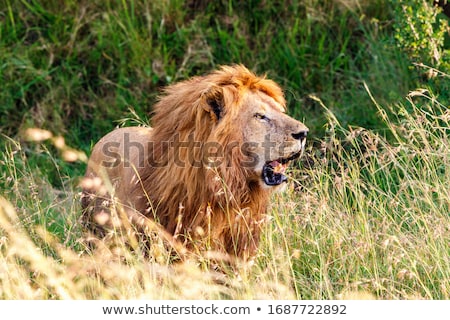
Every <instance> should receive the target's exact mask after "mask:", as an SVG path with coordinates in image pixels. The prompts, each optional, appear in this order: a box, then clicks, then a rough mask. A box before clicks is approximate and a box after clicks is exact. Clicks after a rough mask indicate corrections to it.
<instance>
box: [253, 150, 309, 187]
mask: <svg viewBox="0 0 450 320" xmlns="http://www.w3.org/2000/svg"><path fill="white" fill-rule="evenodd" d="M300 154H301V152H298V153H295V154H293V155H292V156H290V157H287V158H280V159H277V160H272V161H267V162H266V163H265V164H264V167H263V170H262V178H263V180H264V183H265V184H267V185H268V186H278V185H280V184H282V183H283V182H287V179H288V178H287V177H286V175H285V173H286V169H287V167H288V164H289V162H290V161H292V160H294V159H297V158H298V157H300Z"/></svg>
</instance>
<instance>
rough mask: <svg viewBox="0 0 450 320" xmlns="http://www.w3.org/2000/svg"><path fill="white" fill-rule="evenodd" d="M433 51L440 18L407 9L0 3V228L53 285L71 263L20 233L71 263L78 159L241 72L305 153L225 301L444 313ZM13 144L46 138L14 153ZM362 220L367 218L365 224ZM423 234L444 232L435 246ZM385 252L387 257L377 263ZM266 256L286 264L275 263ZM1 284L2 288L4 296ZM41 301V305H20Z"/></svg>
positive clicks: (357, 3)
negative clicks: (305, 130)
mask: <svg viewBox="0 0 450 320" xmlns="http://www.w3.org/2000/svg"><path fill="white" fill-rule="evenodd" d="M449 48H450V38H449V28H448V18H447V17H446V16H444V15H443V14H441V13H440V11H439V9H437V8H434V7H433V6H432V5H431V1H422V0H373V1H369V0H335V1H331V0H327V1H316V0H303V1H295V0H290V1H277V0H267V1H262V0H250V1H232V0H228V1H226V0H221V1H204V0H186V1H181V0H164V1H150V0H140V1H138V0H129V1H125V0H122V1H120V0H104V1H101V0H93V1H74V0H65V1H62V0H48V1H38V0H0V88H1V89H0V131H1V136H0V148H1V150H2V158H1V159H0V170H1V171H0V195H2V197H4V198H5V199H7V200H8V203H11V204H12V208H10V207H9V204H3V207H2V208H3V211H4V212H5V213H7V212H10V215H9V217H10V218H8V219H12V218H11V215H12V213H11V212H15V213H17V215H18V218H17V219H18V220H17V221H16V220H14V219H13V220H12V221H13V222H14V221H16V222H15V224H16V225H20V226H21V227H23V228H24V230H25V231H24V233H23V234H22V236H25V237H27V236H30V237H31V239H33V243H34V244H35V245H36V246H37V247H38V248H40V249H39V250H38V251H39V252H42V254H43V256H42V258H43V259H44V258H45V259H47V258H48V257H51V258H52V259H54V263H55V265H57V266H59V267H61V266H62V269H63V270H65V268H69V267H68V266H67V265H65V264H66V263H68V262H67V261H69V262H70V261H72V260H70V259H69V258H66V259H64V258H62V257H61V255H60V254H58V253H57V252H58V250H56V249H55V245H54V244H52V242H51V243H48V241H47V240H45V239H44V240H43V239H42V236H41V235H40V233H39V232H38V231H37V230H36V226H41V227H43V228H44V230H46V232H50V233H51V234H52V235H53V236H56V239H57V241H56V242H57V243H62V244H63V245H64V248H68V249H70V250H74V251H75V252H80V245H79V243H78V238H79V236H80V230H79V229H78V228H77V223H76V221H77V217H78V215H79V210H80V209H79V204H78V202H79V199H78V191H79V188H78V187H77V185H78V183H79V180H80V177H81V176H82V175H83V173H84V170H85V162H84V161H82V160H83V159H84V157H83V156H82V155H81V153H77V152H78V151H77V150H79V151H82V152H84V153H85V154H89V150H90V148H91V147H92V144H93V143H95V141H97V140H98V139H99V138H100V137H101V136H102V135H104V134H105V133H106V132H108V131H110V130H112V129H113V128H114V127H115V126H117V125H119V124H133V123H136V121H145V122H147V121H149V122H150V123H151V106H152V104H153V103H154V102H155V99H156V97H157V95H158V92H159V90H160V89H161V88H162V87H163V86H165V85H168V84H170V83H173V82H175V81H179V80H182V79H186V78H188V77H191V76H193V75H199V74H204V73H206V72H208V71H210V70H212V69H215V68H217V67H218V66H219V65H223V64H232V63H242V64H244V65H246V66H248V67H249V68H250V69H252V70H254V71H255V72H256V73H267V74H268V76H269V77H270V78H272V79H274V80H275V81H277V82H278V83H279V84H280V85H281V86H282V87H283V88H284V89H285V93H286V97H287V100H288V105H289V113H290V114H291V115H293V116H294V117H296V118H298V119H300V120H303V121H304V122H305V123H306V124H307V125H308V127H309V128H310V129H311V131H310V137H311V138H310V140H309V142H308V143H309V152H308V155H307V157H306V159H305V160H304V161H303V163H299V164H297V166H296V167H295V168H294V169H293V176H295V177H296V179H297V183H296V184H295V185H296V186H297V188H296V189H295V190H291V191H290V193H288V194H287V195H286V196H282V197H281V198H276V199H275V203H276V204H277V205H276V206H275V207H274V212H273V214H274V215H275V216H277V212H278V213H280V214H282V218H279V219H278V218H277V219H275V220H276V223H274V224H271V226H270V227H269V229H268V233H267V234H269V235H270V234H272V233H273V232H274V230H273V229H276V230H275V231H277V230H278V229H277V228H280V229H281V230H286V234H282V236H281V238H277V236H274V238H273V239H269V238H268V239H267V241H266V243H267V244H266V247H265V249H264V250H265V251H264V252H263V254H262V257H263V258H262V260H261V261H260V262H259V264H258V265H259V268H260V269H258V270H260V271H258V272H254V273H253V278H252V277H250V278H249V279H248V282H245V284H246V287H245V288H246V289H245V290H242V288H240V287H239V286H238V287H239V288H240V289H239V288H238V289H236V291H233V292H232V293H229V296H228V297H234V298H236V297H238V298H245V297H253V296H254V295H255V292H258V291H260V290H261V288H260V287H257V288H256V287H254V286H253V283H255V281H256V282H258V281H257V280H258V279H259V280H261V279H266V278H267V279H268V280H267V279H266V280H267V281H269V282H270V281H275V283H278V281H281V282H283V283H287V287H290V288H294V292H295V297H297V298H336V297H340V295H342V294H344V293H347V292H353V291H355V292H359V291H360V290H362V291H363V292H368V294H370V295H373V296H374V297H382V298H383V297H384V298H398V297H402V298H411V297H416V298H417V297H424V298H446V299H448V298H449V297H450V295H449V292H450V291H449V287H448V283H450V281H448V279H450V277H449V274H450V271H449V267H448V265H449V264H450V263H449V249H448V241H449V238H450V237H449V230H448V224H449V216H448V214H449V212H450V210H449V205H448V196H449V194H448V190H447V189H445V188H444V187H445V186H448V183H449V182H450V180H449V172H448V165H449V154H448V150H449V148H447V149H443V146H444V147H445V146H446V147H449V143H448V137H449V132H448V128H447V127H448V118H447V116H448V111H447V110H448V106H449V102H448V101H449V98H450V94H449V92H450V81H449V74H450V71H449V68H450V49H449ZM418 88H420V90H416V89H418ZM137 119H141V120H137ZM29 128H41V129H45V130H48V131H49V132H51V133H52V137H53V138H52V139H46V140H47V141H45V142H44V143H38V144H36V143H34V142H30V141H27V139H26V135H24V133H25V132H27V131H26V130H27V129H29ZM417 135H419V136H420V135H424V137H426V139H422V140H420V139H419V138H417ZM60 137H62V138H63V140H58V139H60ZM414 137H416V138H417V139H416V138H414ZM58 141H59V142H60V143H59V144H58ZM61 141H63V144H62V145H61ZM430 141H431V142H430ZM427 143H428V146H429V149H426V148H423V147H424V146H427ZM67 146H70V148H69V147H67ZM72 148H74V149H72ZM402 148H403V149H402ZM370 150H371V151H372V152H373V154H371V155H370V156H367V155H368V152H369V151H370ZM395 150H397V151H395ZM398 150H399V151H398ZM71 151H73V153H72V154H71V153H70V152H71ZM394 151H395V152H397V153H395V157H390V156H389V155H391V156H392V154H394ZM424 151H426V152H425V153H424ZM67 152H69V153H67ZM70 155H72V158H70ZM355 157H356V158H360V159H363V158H364V159H366V160H367V159H368V160H367V161H368V162H364V161H366V160H364V161H363V160H361V161H362V162H361V163H359V162H357V163H353V162H354V159H355ZM371 159H372V160H373V159H377V160H376V161H375V160H373V161H374V162H371V161H372V160H371ZM67 160H81V161H67ZM383 161H384V162H383ZM352 163H353V164H352ZM352 165H354V167H353V166H352ZM352 172H353V173H354V175H353V176H352V175H350V176H349V173H352ZM305 176H306V178H305ZM430 178H432V179H431V180H430ZM346 179H348V180H346ZM405 181H406V182H405ZM339 184H340V186H343V188H344V189H342V190H344V191H342V190H341V191H342V193H340V192H337V191H336V186H338V185H339ZM299 186H302V187H299ZM299 188H300V189H299ZM417 188H418V189H417ZM427 188H428V189H427ZM298 190H301V191H302V192H300V193H299V192H298ZM345 190H346V191H345ZM446 190H447V191H446ZM336 192H337V193H336ZM285 197H287V198H285ZM414 199H416V200H414ZM420 199H422V200H423V201H422V202H420V201H421V200H420ZM389 201H391V202H389ZM417 201H419V202H417ZM281 203H287V204H288V206H287V207H286V205H281ZM304 203H307V204H306V205H303V204H304ZM325 203H326V205H325ZM393 203H396V204H397V205H400V209H399V208H398V207H395V206H393ZM278 204H279V205H280V206H281V207H279V206H278ZM289 206H290V207H289ZM324 206H325V207H324ZM373 206H377V208H379V209H380V210H379V211H378V213H377V214H374V215H372V216H370V217H367V216H366V214H367V212H372V211H373V209H372V208H373ZM402 206H403V207H402ZM280 208H281V209H280ZM383 208H384V209H383ZM290 212H293V215H292V214H287V213H290ZM15 213H14V214H15ZM348 213H350V214H351V215H352V216H353V218H354V219H356V220H355V221H359V222H360V227H359V228H358V227H356V229H353V223H352V222H350V221H349V215H348ZM338 217H340V218H339V219H340V220H339V221H340V222H339V223H337V224H335V225H333V224H331V225H330V226H327V224H326V223H325V222H326V221H327V220H329V219H331V221H334V219H338ZM8 219H7V220H8ZM280 219H281V220H280ZM8 221H9V222H11V221H10V220H8ZM11 223H12V222H11ZM436 223H438V225H444V229H443V230H441V231H440V232H437V231H436V230H434V231H433V229H434V227H432V226H434V225H435V224H436ZM13 224H14V223H13ZM292 225H294V229H292ZM445 225H447V228H445ZM364 226H365V227H364ZM374 226H375V227H374ZM398 226H400V227H398ZM366 227H367V228H368V229H365V228H366ZM397 227H398V228H399V229H398V228H397ZM430 228H431V229H430ZM3 229H4V231H3V233H4V235H5V237H4V238H2V239H4V240H2V241H0V250H3V251H1V252H2V253H3V255H2V262H3V263H6V262H8V264H9V263H12V262H11V261H9V260H7V258H6V257H7V254H6V252H8V251H7V250H9V249H8V248H12V247H14V245H13V244H11V243H9V242H8V241H11V240H10V239H11V232H12V231H7V230H9V229H8V228H7V227H6V226H5V225H3ZM374 229H376V230H378V231H376V232H375V231H373V230H374ZM0 230H1V228H0ZM5 230H6V231H5ZM279 231H280V230H278V232H279ZM8 232H9V233H8ZM433 232H437V235H436V234H435V237H431V238H430V234H433ZM8 234H9V236H8ZM0 235H1V233H0ZM388 235H389V236H388ZM377 237H378V238H377ZM8 239H9V240H8ZM345 239H347V240H348V241H349V242H348V243H347V245H344V246H343V247H342V246H341V245H340V243H341V244H342V242H343V243H344V244H345V243H346V241H347V240H345ZM419 239H422V240H423V239H428V240H427V241H428V242H427V243H428V244H429V245H430V246H431V248H430V250H429V251H424V252H421V251H420V250H419V248H421V247H422V246H423V245H424V244H423V243H422V242H420V241H418V240H419ZM386 241H387V242H386ZM445 243H447V246H446V245H445ZM272 245H273V246H272ZM390 245H392V246H394V247H395V250H394V251H395V253H393V251H392V252H390V253H389V254H385V253H383V252H384V251H383V250H381V249H380V248H383V246H385V247H388V246H390ZM425 246H426V244H425ZM277 247H281V248H283V250H285V251H283V255H284V256H286V257H288V258H286V259H285V260H282V261H281V262H280V261H278V260H277V258H276V257H277V255H278V254H277V252H276V251H273V250H275V249H274V248H277ZM352 248H353V249H354V248H356V249H354V250H356V251H358V250H359V249H361V250H362V251H361V252H359V251H358V252H356V253H355V252H353V253H351V252H352V250H353V249H352ZM358 248H359V249H358ZM5 250H6V251H5ZM403 250H405V251H404V252H403ZM411 250H412V251H411ZM81 251H82V250H81ZM405 252H415V253H414V255H408V254H406V256H405ZM359 255H360V256H359ZM12 256H13V257H14V258H13V259H14V260H13V261H14V263H16V262H17V268H18V269H17V270H19V271H17V272H18V274H20V275H21V276H23V274H22V273H20V272H22V271H23V270H22V269H20V268H25V269H24V270H25V271H26V272H30V273H31V274H34V275H36V274H40V272H39V271H36V268H38V267H36V266H34V267H33V265H34V264H33V263H32V262H30V261H28V260H27V259H28V258H27V257H19V258H18V257H16V256H14V255H12ZM349 257H350V258H349ZM8 259H9V258H8ZM16 259H17V260H16ZM45 259H44V260H45ZM329 259H331V260H329ZM427 259H428V262H426V261H427ZM24 261H28V262H24ZM39 261H40V260H39ZM330 261H331V262H330ZM72 262H73V261H72ZM338 262H339V263H338ZM36 263H37V262H36ZM69 265H70V263H69ZM432 265H434V267H432ZM281 266H282V267H281ZM330 268H331V269H330ZM281 269H282V270H288V271H287V274H284V273H280V270H281ZM5 270H6V269H3V271H4V272H6V271H5ZM20 270H22V271H20ZM58 270H59V269H58ZM112 270H115V269H114V268H113V269H112ZM137 270H140V269H139V268H137ZM189 270H191V269H189ZM261 270H262V271H261ZM264 270H265V271H264ZM267 270H269V271H267ZM1 271H2V269H1V268H0V272H1ZM141 271H142V272H144V273H145V272H147V271H148V270H146V269H143V270H141ZM191 271H192V270H191ZM191 271H190V272H191ZM55 272H56V274H57V273H58V272H57V271H55ZM183 272H184V271H183ZM7 273H8V274H9V275H10V278H8V277H7V279H9V281H10V283H12V282H14V281H15V280H14V279H16V280H17V279H19V278H20V277H19V278H14V275H13V273H12V272H11V271H8V272H7ZM280 274H281V275H280ZM55 277H56V276H55ZM99 277H103V275H101V274H100V275H99ZM192 277H195V276H194V275H192ZM201 277H202V276H199V278H201ZM75 278H76V277H75V276H74V279H75ZM30 279H31V280H30V284H29V285H30V288H29V292H31V293H30V294H29V295H26V294H23V292H25V291H23V288H20V287H17V288H15V287H14V286H12V287H11V288H12V289H10V291H6V290H3V291H2V290H1V289H0V293H1V295H0V296H3V297H9V298H16V297H27V298H33V297H40V298H42V297H44V298H46V297H50V298H54V297H64V295H61V293H60V291H58V290H56V289H54V287H53V289H52V288H50V287H51V286H46V284H45V283H46V282H45V281H43V282H42V283H41V282H39V281H38V280H39V276H35V277H33V276H32V277H31V278H30ZM274 279H275V280H274ZM286 279H288V280H286ZM66 280H67V279H66ZM445 280H447V281H445ZM1 281H3V280H2V278H1V277H0V282H1ZM71 281H72V282H73V283H75V280H73V279H72V280H71ZM199 281H200V280H199ZM440 281H444V282H447V285H444V286H442V284H441V283H440ZM72 282H71V283H72ZM200 282H201V281H200ZM260 282H261V281H260ZM27 283H28V282H27ZM3 284H4V283H3ZM114 285H117V286H120V284H117V283H115V284H113V285H109V286H106V287H107V288H111V287H113V286H114ZM209 285H211V286H210V287H209V288H210V289H211V290H210V291H211V292H216V291H214V290H216V289H217V288H216V287H214V286H213V285H212V284H209ZM40 286H43V287H45V290H44V292H46V294H44V295H43V296H41V295H39V294H38V293H36V292H37V291H36V292H34V291H33V290H37V289H36V288H39V287H40ZM168 286H169V287H171V288H172V286H175V287H177V288H179V287H180V286H182V284H181V285H180V284H179V283H177V284H176V285H174V284H173V283H170V284H169V285H168ZM8 288H9V287H8ZM107 288H101V289H100V288H95V290H94V289H93V287H92V286H90V287H89V290H87V289H86V288H85V287H82V289H80V290H81V292H84V291H86V290H87V292H91V295H89V294H86V295H83V294H82V293H80V292H79V294H80V295H79V296H77V297H86V296H88V297H98V296H104V297H120V296H118V295H115V294H114V293H111V291H108V290H110V289H107ZM213 288H214V290H213ZM255 288H256V289H255ZM264 288H266V287H264ZM306 288H309V289H306ZM41 289H42V288H41ZM27 290H28V289H27ZM83 290H84V291H83ZM96 290H98V291H96ZM69 291H70V290H69ZM219 291H220V290H219ZM26 292H28V291H26ZM33 292H34V293H33ZM40 292H42V291H40ZM143 292H144V293H146V292H147V291H145V290H144V291H143ZM171 292H172V291H171ZM242 292H245V294H243V293H242ZM263 292H265V291H264V290H263ZM267 292H272V291H270V290H268V291H267ZM147 293H148V292H147ZM220 294H223V293H220ZM220 294H219V295H218V296H219V297H221V295H220ZM69 296H70V295H69ZM130 296H131V297H132V296H133V295H128V296H127V295H126V296H125V297H130ZM211 296H212V297H217V296H215V295H209V296H208V295H207V294H206V297H211ZM269 296H270V294H269ZM275 296H276V295H275ZM72 297H73V296H72ZM277 297H280V296H277ZM281 297H285V296H283V295H281Z"/></svg>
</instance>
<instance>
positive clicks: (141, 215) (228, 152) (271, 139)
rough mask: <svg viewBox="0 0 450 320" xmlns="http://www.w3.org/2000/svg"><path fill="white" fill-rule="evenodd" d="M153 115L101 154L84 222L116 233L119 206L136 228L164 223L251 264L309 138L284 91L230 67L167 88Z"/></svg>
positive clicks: (170, 230) (189, 239)
mask: <svg viewBox="0 0 450 320" xmlns="http://www.w3.org/2000/svg"><path fill="white" fill-rule="evenodd" d="M153 111H154V113H153V116H152V119H151V123H152V127H151V128H150V127H122V128H118V129H115V130H114V131H112V132H110V133H108V134H107V135H106V136H104V137H103V138H101V139H100V140H99V141H98V143H97V144H96V145H95V146H94V148H93V150H92V154H91V156H90V159H89V161H88V166H87V171H86V175H85V177H86V179H90V181H91V183H89V184H87V183H86V184H85V185H84V188H83V197H82V206H83V219H82V220H83V224H84V225H85V226H86V227H87V228H90V229H91V230H95V231H96V232H100V233H101V232H103V231H104V230H107V229H108V228H111V226H112V225H113V224H114V223H113V220H114V219H113V218H112V215H111V203H114V204H115V207H117V204H119V205H120V207H121V208H123V212H125V214H126V216H128V218H129V221H131V222H130V223H131V224H133V225H136V226H137V225H139V221H140V222H141V224H142V221H143V220H150V221H153V222H156V223H158V224H159V225H160V226H162V227H163V228H164V230H165V231H166V232H167V234H168V235H170V236H171V237H172V238H173V239H176V240H177V241H178V242H181V243H182V244H184V245H185V247H187V248H191V249H196V250H199V249H200V250H207V251H208V252H219V253H223V254H225V255H229V256H231V257H235V258H240V259H244V260H247V259H249V258H250V257H253V256H254V255H255V253H256V250H257V248H258V242H259V240H260V234H261V231H262V227H263V225H264V222H265V221H266V220H267V219H266V210H267V207H268V204H269V200H270V196H271V194H272V193H273V192H275V191H278V190H279V189H282V188H283V186H284V185H285V184H286V183H287V181H288V178H287V176H286V168H287V166H288V164H289V162H291V161H292V160H294V159H297V158H298V157H299V156H300V154H301V153H302V151H303V149H304V147H305V141H306V136H307V133H308V128H307V127H306V126H305V125H304V124H303V123H301V122H299V121H297V120H295V119H293V118H291V117H290V116H288V115H287V114H286V101H285V98H284V94H283V91H282V89H281V88H280V87H279V86H278V85H277V84H276V83H275V82H274V81H272V80H269V79H267V78H266V77H265V76H262V77H260V76H256V75H255V74H254V73H252V72H251V71H249V70H248V69H247V68H246V67H244V66H243V65H233V66H223V67H221V68H220V69H218V70H216V71H214V72H212V73H210V74H208V75H205V76H197V77H193V78H191V79H189V80H186V81H182V82H179V83H176V84H173V85H170V86H168V87H167V88H165V90H164V92H163V94H162V96H161V97H160V98H159V100H158V102H157V103H156V104H155V105H154V109H153ZM92 181H93V182H92ZM99 181H100V182H99ZM106 185H109V186H110V188H109V189H108V188H105V187H104V186H106ZM112 200H113V201H112Z"/></svg>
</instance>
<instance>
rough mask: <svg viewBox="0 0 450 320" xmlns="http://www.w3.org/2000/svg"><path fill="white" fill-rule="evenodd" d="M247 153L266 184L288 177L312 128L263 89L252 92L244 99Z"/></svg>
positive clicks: (241, 117) (272, 185)
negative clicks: (289, 112) (290, 113)
mask: <svg viewBox="0 0 450 320" xmlns="http://www.w3.org/2000/svg"><path fill="white" fill-rule="evenodd" d="M239 118H240V121H242V128H243V132H242V134H243V137H242V138H243V142H244V145H245V153H247V155H248V156H250V158H251V159H252V161H250V162H249V164H248V165H249V166H251V169H252V171H253V172H254V174H255V176H257V177H258V179H259V181H260V182H261V184H262V185H263V186H268V187H275V186H279V185H281V184H283V183H284V182H286V181H287V177H286V176H285V171H286V168H287V166H288V163H289V162H290V161H291V160H294V159H296V158H298V157H299V156H300V154H301V152H302V150H303V148H304V146H305V142H306V135H307V133H308V128H307V127H306V126H305V125H304V124H303V123H301V122H299V121H297V120H295V119H293V118H291V117H289V116H288V115H286V114H285V113H284V107H283V106H282V105H280V104H279V103H277V102H276V101H275V100H274V99H273V98H271V97H269V96H268V95H266V94H264V93H263V92H260V91H259V92H249V93H248V94H247V95H246V97H245V98H244V100H243V101H242V106H241V111H240V115H239Z"/></svg>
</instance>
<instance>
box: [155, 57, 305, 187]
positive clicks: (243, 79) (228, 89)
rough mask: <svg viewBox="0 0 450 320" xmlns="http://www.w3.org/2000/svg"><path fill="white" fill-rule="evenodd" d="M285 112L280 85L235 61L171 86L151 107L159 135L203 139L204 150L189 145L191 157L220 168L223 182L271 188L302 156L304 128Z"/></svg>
mask: <svg viewBox="0 0 450 320" xmlns="http://www.w3.org/2000/svg"><path fill="white" fill-rule="evenodd" d="M168 108H170V109H168ZM285 112H286V104H285V99H284V96H283V92H282V90H281V89H280V87H279V86H278V85H277V84H276V83H275V82H273V81H272V80H268V79H266V78H264V77H257V76H256V75H254V74H253V73H251V72H250V71H249V70H248V69H247V68H245V67H244V66H241V65H238V66H232V67H222V68H221V69H220V70H218V71H216V72H214V73H212V74H210V75H207V76H204V77H198V78H193V79H192V80H189V81H187V82H181V83H179V84H175V85H173V86H171V87H169V88H168V89H167V90H166V96H165V97H163V98H162V99H161V101H160V102H159V103H158V104H157V105H156V106H155V116H154V118H153V126H154V129H155V134H156V135H158V133H159V132H162V133H163V134H162V135H164V137H161V139H158V140H166V141H167V140H171V139H173V135H177V139H180V140H184V141H189V140H190V139H193V140H194V141H197V142H200V143H202V150H200V149H198V150H192V152H193V153H195V152H197V151H198V152H200V153H201V154H200V155H198V154H196V155H193V154H191V155H190V156H197V157H198V158H201V159H202V165H203V166H204V167H208V168H211V167H212V168H215V167H217V168H221V169H222V171H223V172H222V175H221V177H222V178H225V180H224V182H225V183H230V184H234V185H235V187H236V186H237V185H239V186H243V187H244V188H245V187H246V185H247V184H248V183H249V182H255V181H258V182H259V183H260V185H261V186H263V187H269V188H273V187H277V186H279V185H282V184H283V183H285V182H286V181H287V178H286V176H285V171H286V167H287V164H288V162H289V161H291V160H293V159H296V158H297V157H298V156H299V155H300V153H301V151H302V149H303V147H304V144H305V140H306V135H307V133H308V128H307V127H306V126H305V125H304V124H302V123H301V122H299V121H297V120H295V119H293V118H291V117H289V116H288V115H286V113H285ZM174 113H175V114H177V115H179V116H177V117H176V116H174V115H173V114H174ZM174 120H175V122H176V123H174ZM174 129H175V130H174ZM169 130H170V131H169ZM214 143H217V144H214ZM183 160H186V159H183ZM186 164H189V162H188V161H186ZM227 177H229V179H226V178H227ZM236 178H239V179H241V181H236ZM236 182H237V184H236ZM231 188H232V187H231Z"/></svg>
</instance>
